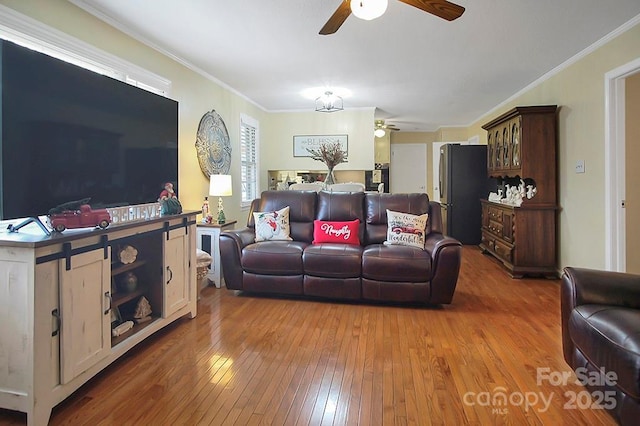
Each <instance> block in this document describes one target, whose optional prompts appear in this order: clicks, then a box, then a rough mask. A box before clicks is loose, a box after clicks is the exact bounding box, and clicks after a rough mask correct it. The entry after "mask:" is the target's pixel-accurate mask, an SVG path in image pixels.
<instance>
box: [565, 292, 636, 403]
mask: <svg viewBox="0 0 640 426" xmlns="http://www.w3.org/2000/svg"><path fill="white" fill-rule="evenodd" d="M639 324H640V311H639V310H637V309H631V308H623V307H618V306H610V305H595V304H594V305H580V306H577V307H576V308H574V309H573V310H572V312H571V315H570V317H569V331H570V335H571V339H572V340H573V343H574V344H575V345H576V347H577V348H578V349H579V350H580V351H581V352H582V353H583V354H584V355H585V356H586V357H587V359H588V360H589V362H591V364H593V365H594V366H596V367H598V368H604V370H605V372H609V371H612V372H615V373H616V375H617V386H618V387H620V388H621V389H622V390H623V391H624V392H625V393H626V394H628V395H631V396H633V397H634V398H636V399H638V398H640V384H639V380H640V328H639V326H638V325H639Z"/></svg>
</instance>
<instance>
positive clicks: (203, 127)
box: [196, 110, 231, 178]
mask: <svg viewBox="0 0 640 426" xmlns="http://www.w3.org/2000/svg"><path fill="white" fill-rule="evenodd" d="M196 153H197V155H198V163H200V170H202V173H204V175H205V176H206V177H207V178H209V177H210V176H211V175H215V174H221V175H227V174H229V169H230V168H231V142H230V141H229V132H228V131H227V126H225V125H224V121H222V117H220V114H218V113H217V112H216V111H215V110H211V111H210V112H207V113H206V114H205V115H203V116H202V118H201V119H200V124H199V125H198V134H197V136H196Z"/></svg>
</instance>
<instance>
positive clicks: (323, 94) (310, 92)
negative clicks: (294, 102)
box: [300, 86, 351, 112]
mask: <svg viewBox="0 0 640 426" xmlns="http://www.w3.org/2000/svg"><path fill="white" fill-rule="evenodd" d="M300 94H301V95H302V96H304V97H305V98H307V99H313V100H315V110H316V111H318V112H335V111H342V110H343V109H344V102H343V99H344V98H348V97H349V96H351V91H350V90H348V89H345V88H342V87H326V86H325V87H312V88H309V89H305V90H303V91H302V92H300Z"/></svg>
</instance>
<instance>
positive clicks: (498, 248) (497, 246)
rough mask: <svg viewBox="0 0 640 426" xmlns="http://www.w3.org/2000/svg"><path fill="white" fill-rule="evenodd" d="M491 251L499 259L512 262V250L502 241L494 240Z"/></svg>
mask: <svg viewBox="0 0 640 426" xmlns="http://www.w3.org/2000/svg"><path fill="white" fill-rule="evenodd" d="M493 251H494V252H495V254H496V255H497V256H498V257H499V258H501V259H503V260H506V261H507V262H509V263H511V262H512V259H513V257H512V251H513V248H512V247H511V246H509V245H507V244H504V243H503V242H502V241H499V240H495V241H494V243H493Z"/></svg>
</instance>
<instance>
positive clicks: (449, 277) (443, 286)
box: [424, 232, 462, 304]
mask: <svg viewBox="0 0 640 426" xmlns="http://www.w3.org/2000/svg"><path fill="white" fill-rule="evenodd" d="M424 248H425V250H426V251H427V252H428V253H430V254H431V265H432V271H433V275H432V278H431V298H430V302H431V303H434V304H441V303H451V300H452V299H453V293H454V291H455V289H456V284H457V283H458V274H459V273H460V263H461V259H462V243H460V241H458V240H456V239H455V238H451V237H445V236H444V235H442V234H440V233H438V232H432V233H430V234H429V235H427V238H426V241H425V245H424Z"/></svg>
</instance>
